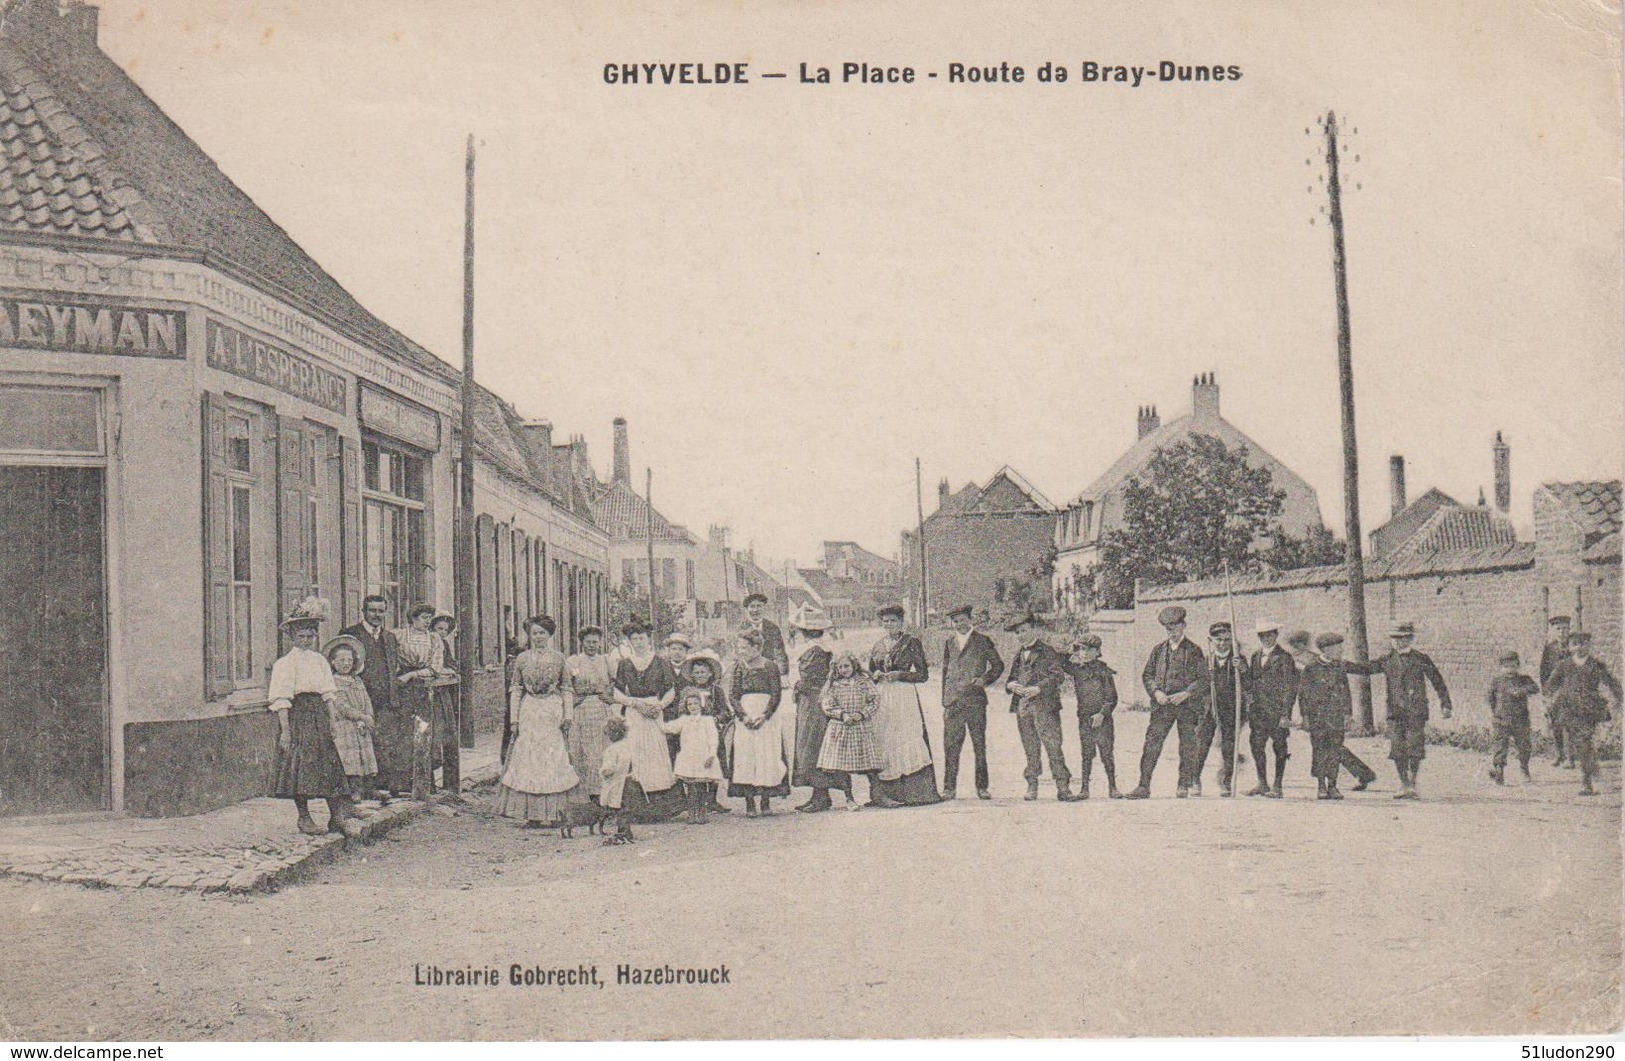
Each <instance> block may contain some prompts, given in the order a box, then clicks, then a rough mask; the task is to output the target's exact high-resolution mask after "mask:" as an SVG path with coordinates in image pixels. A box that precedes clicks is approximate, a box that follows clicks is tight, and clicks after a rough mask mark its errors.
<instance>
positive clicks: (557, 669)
mask: <svg viewBox="0 0 1625 1061" xmlns="http://www.w3.org/2000/svg"><path fill="white" fill-rule="evenodd" d="M556 629H557V626H556V625H555V624H554V622H553V620H552V619H550V618H548V617H547V616H545V615H536V616H532V617H531V618H529V619H527V620H525V634H526V636H528V637H529V639H530V647H529V648H527V649H526V650H525V651H524V652H521V653H520V654H519V658H517V659H515V660H514V661H513V682H512V685H513V691H512V693H511V694H510V696H509V703H510V707H509V718H510V719H512V722H513V725H512V732H513V744H512V746H510V747H509V748H508V761H507V763H506V764H505V766H504V767H503V771H502V783H501V785H500V787H499V788H498V793H499V795H498V809H499V810H500V811H501V813H502V816H503V817H505V818H523V819H525V826H524V827H525V828H527V829H545V828H547V827H548V826H549V825H552V824H554V823H555V822H558V821H560V820H562V819H563V817H564V808H565V806H566V805H567V804H570V803H585V802H586V797H585V796H583V795H582V794H581V790H580V784H579V782H580V780H581V779H580V777H578V776H577V774H576V772H575V769H574V768H573V767H572V766H571V765H570V751H569V749H568V748H567V747H565V743H564V730H565V728H566V727H567V726H568V723H567V722H566V721H565V715H564V696H563V694H562V693H560V691H559V683H560V682H561V681H562V680H563V677H564V657H563V656H562V655H560V654H559V652H558V650H557V649H555V648H554V647H553V633H554V631H555V630H556Z"/></svg>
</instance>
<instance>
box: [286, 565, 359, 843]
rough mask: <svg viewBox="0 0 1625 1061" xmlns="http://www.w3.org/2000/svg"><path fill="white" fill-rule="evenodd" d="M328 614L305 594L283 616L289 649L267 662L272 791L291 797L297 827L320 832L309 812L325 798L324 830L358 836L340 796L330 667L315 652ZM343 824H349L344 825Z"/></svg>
mask: <svg viewBox="0 0 1625 1061" xmlns="http://www.w3.org/2000/svg"><path fill="white" fill-rule="evenodd" d="M326 617H327V606H326V604H325V602H323V601H320V600H317V599H316V598H314V597H307V598H306V599H305V600H304V601H302V602H300V605H299V607H298V608H296V609H295V610H294V612H293V614H291V615H289V616H288V617H287V618H286V619H284V620H282V623H281V626H282V629H283V630H284V631H285V632H286V633H287V635H288V638H289V640H291V641H292V642H293V647H291V648H289V649H288V652H287V654H286V655H284V656H283V657H282V658H281V659H279V660H277V661H276V662H275V663H273V664H271V685H270V689H269V693H270V699H271V710H272V711H274V712H276V717H277V751H278V752H279V753H280V760H281V761H280V762H279V764H278V766H277V777H276V794H277V795H278V796H281V797H282V798H284V799H291V800H293V805H294V809H295V810H296V811H298V814H299V831H300V832H302V833H306V834H308V835H313V836H314V835H319V834H320V833H321V832H322V827H321V826H319V825H317V824H316V822H315V821H314V820H313V819H312V818H311V816H310V801H311V800H312V799H325V800H327V831H328V832H334V833H338V832H348V833H350V834H359V832H360V825H359V823H355V822H351V821H350V801H349V799H348V798H347V797H346V796H345V794H344V790H345V789H344V764H343V763H342V762H340V761H339V752H338V747H337V746H336V745H335V744H334V743H333V718H332V714H331V712H332V707H333V703H334V701H335V700H336V699H337V697H338V687H337V686H336V685H335V684H334V682H333V669H332V668H331V667H329V666H328V665H327V660H326V658H324V657H323V656H322V654H321V653H320V652H317V651H316V645H317V640H318V639H317V632H318V630H319V629H320V627H321V623H322V620H323V619H325V618H326ZM347 823H348V827H347Z"/></svg>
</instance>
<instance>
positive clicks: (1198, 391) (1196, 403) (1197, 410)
mask: <svg viewBox="0 0 1625 1061" xmlns="http://www.w3.org/2000/svg"><path fill="white" fill-rule="evenodd" d="M1191 412H1192V413H1193V414H1195V415H1196V417H1197V418H1198V419H1206V420H1217V419H1218V418H1219V379H1218V377H1217V376H1215V375H1214V374H1213V373H1211V372H1204V373H1202V374H1201V375H1200V376H1197V377H1196V378H1194V379H1192V380H1191Z"/></svg>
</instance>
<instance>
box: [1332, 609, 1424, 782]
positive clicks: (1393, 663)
mask: <svg viewBox="0 0 1625 1061" xmlns="http://www.w3.org/2000/svg"><path fill="white" fill-rule="evenodd" d="M1388 638H1389V640H1390V641H1391V642H1392V643H1393V648H1392V649H1391V650H1390V651H1388V652H1385V653H1384V654H1383V655H1381V656H1380V657H1378V658H1377V659H1374V660H1372V661H1371V662H1369V663H1360V662H1357V661H1355V660H1348V661H1347V662H1345V663H1344V669H1345V670H1346V671H1347V672H1348V673H1350V674H1380V675H1382V677H1383V685H1384V689H1383V698H1384V700H1385V702H1386V705H1387V706H1386V713H1387V716H1388V758H1390V759H1392V760H1393V761H1394V768H1395V769H1397V770H1398V771H1399V784H1400V789H1399V791H1398V792H1397V793H1395V795H1394V798H1395V799H1421V798H1422V797H1421V793H1420V792H1419V791H1418V789H1417V784H1416V777H1417V774H1418V773H1420V772H1421V769H1422V760H1423V758H1424V757H1426V755H1427V725H1428V686H1429V685H1431V686H1433V691H1434V692H1435V693H1436V694H1437V695H1438V697H1439V710H1440V712H1441V713H1442V714H1443V715H1444V717H1445V718H1449V717H1450V710H1451V708H1450V690H1449V689H1448V688H1446V687H1445V684H1444V675H1442V674H1440V673H1439V668H1438V667H1437V666H1435V665H1434V663H1433V660H1431V659H1429V658H1428V657H1427V655H1426V654H1424V653H1421V652H1418V651H1416V649H1415V647H1414V645H1415V644H1416V627H1415V626H1414V625H1413V624H1411V623H1397V624H1395V625H1394V627H1393V628H1392V629H1391V630H1389V632H1388Z"/></svg>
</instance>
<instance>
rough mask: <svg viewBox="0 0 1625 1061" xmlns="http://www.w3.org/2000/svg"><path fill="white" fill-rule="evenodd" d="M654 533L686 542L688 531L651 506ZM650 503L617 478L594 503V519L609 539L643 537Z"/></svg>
mask: <svg viewBox="0 0 1625 1061" xmlns="http://www.w3.org/2000/svg"><path fill="white" fill-rule="evenodd" d="M653 512H654V536H655V537H656V538H657V539H661V540H667V541H672V540H677V541H687V540H688V537H689V535H688V531H687V530H685V529H683V528H682V527H679V526H677V525H676V524H674V523H672V522H671V521H670V520H668V519H666V517H665V516H662V515H661V514H660V510H659V509H654V510H653ZM649 514H650V507H649V502H647V501H645V500H644V499H643V498H642V497H641V496H639V495H638V494H637V493H636V492H635V491H634V490H633V489H632V487H631V486H629V485H628V484H627V483H625V482H622V481H620V480H615V481H614V482H612V483H610V484H609V489H607V490H605V491H604V493H603V496H601V497H599V498H598V500H597V501H595V502H593V506H592V515H593V521H594V522H595V523H597V524H598V525H599V526H600V527H602V528H604V530H606V531H608V532H609V535H610V537H612V538H645V537H647V536H648V533H649V530H648V528H649Z"/></svg>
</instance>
